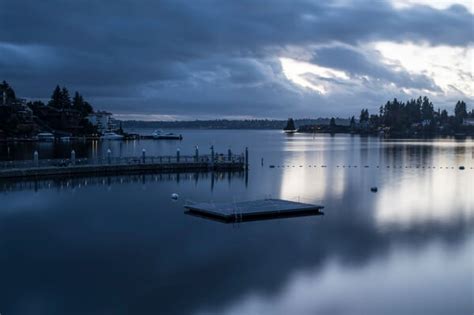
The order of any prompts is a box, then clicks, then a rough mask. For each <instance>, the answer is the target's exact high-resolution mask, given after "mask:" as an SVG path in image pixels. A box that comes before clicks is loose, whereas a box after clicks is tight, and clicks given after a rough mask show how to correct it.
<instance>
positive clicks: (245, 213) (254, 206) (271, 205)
mask: <svg viewBox="0 0 474 315" xmlns="http://www.w3.org/2000/svg"><path fill="white" fill-rule="evenodd" d="M184 207H185V208H186V209H187V211H186V213H187V214H190V215H194V216H199V217H203V218H206V219H211V220H215V221H220V222H224V223H235V222H247V221H257V220H268V219H276V218H288V217H298V216H309V215H323V214H324V213H323V212H322V211H321V209H323V208H324V207H323V206H321V205H314V204H308V203H301V202H294V201H288V200H282V199H263V200H254V201H242V202H228V203H208V202H205V203H193V204H186V205H185V206H184Z"/></svg>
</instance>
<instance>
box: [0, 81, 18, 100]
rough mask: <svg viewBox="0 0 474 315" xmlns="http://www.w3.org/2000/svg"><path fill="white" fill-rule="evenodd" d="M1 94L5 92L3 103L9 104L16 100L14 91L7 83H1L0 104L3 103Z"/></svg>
mask: <svg viewBox="0 0 474 315" xmlns="http://www.w3.org/2000/svg"><path fill="white" fill-rule="evenodd" d="M3 92H5V96H6V97H5V101H6V104H5V105H7V104H11V103H12V102H14V101H15V100H16V95H15V91H14V90H13V88H12V87H11V86H10V85H9V84H8V83H7V81H3V82H2V84H0V104H1V103H2V102H3Z"/></svg>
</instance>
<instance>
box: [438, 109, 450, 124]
mask: <svg viewBox="0 0 474 315" xmlns="http://www.w3.org/2000/svg"><path fill="white" fill-rule="evenodd" d="M439 121H440V123H442V124H446V123H448V112H447V111H446V110H445V109H443V110H442V111H441V114H440V115H439Z"/></svg>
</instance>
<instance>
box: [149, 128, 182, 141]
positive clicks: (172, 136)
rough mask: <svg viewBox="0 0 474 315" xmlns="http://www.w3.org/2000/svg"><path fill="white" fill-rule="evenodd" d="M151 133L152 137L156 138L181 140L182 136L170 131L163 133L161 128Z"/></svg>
mask: <svg viewBox="0 0 474 315" xmlns="http://www.w3.org/2000/svg"><path fill="white" fill-rule="evenodd" d="M151 135H152V137H153V139H158V140H183V136H182V135H181V134H175V133H172V132H168V133H164V132H163V131H161V130H155V131H154V132H153V133H152V134H151Z"/></svg>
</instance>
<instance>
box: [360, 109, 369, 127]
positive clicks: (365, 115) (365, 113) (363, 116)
mask: <svg viewBox="0 0 474 315" xmlns="http://www.w3.org/2000/svg"><path fill="white" fill-rule="evenodd" d="M368 121H369V110H368V109H363V110H361V112H360V116H359V122H360V123H361V124H362V123H367V122H368Z"/></svg>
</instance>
